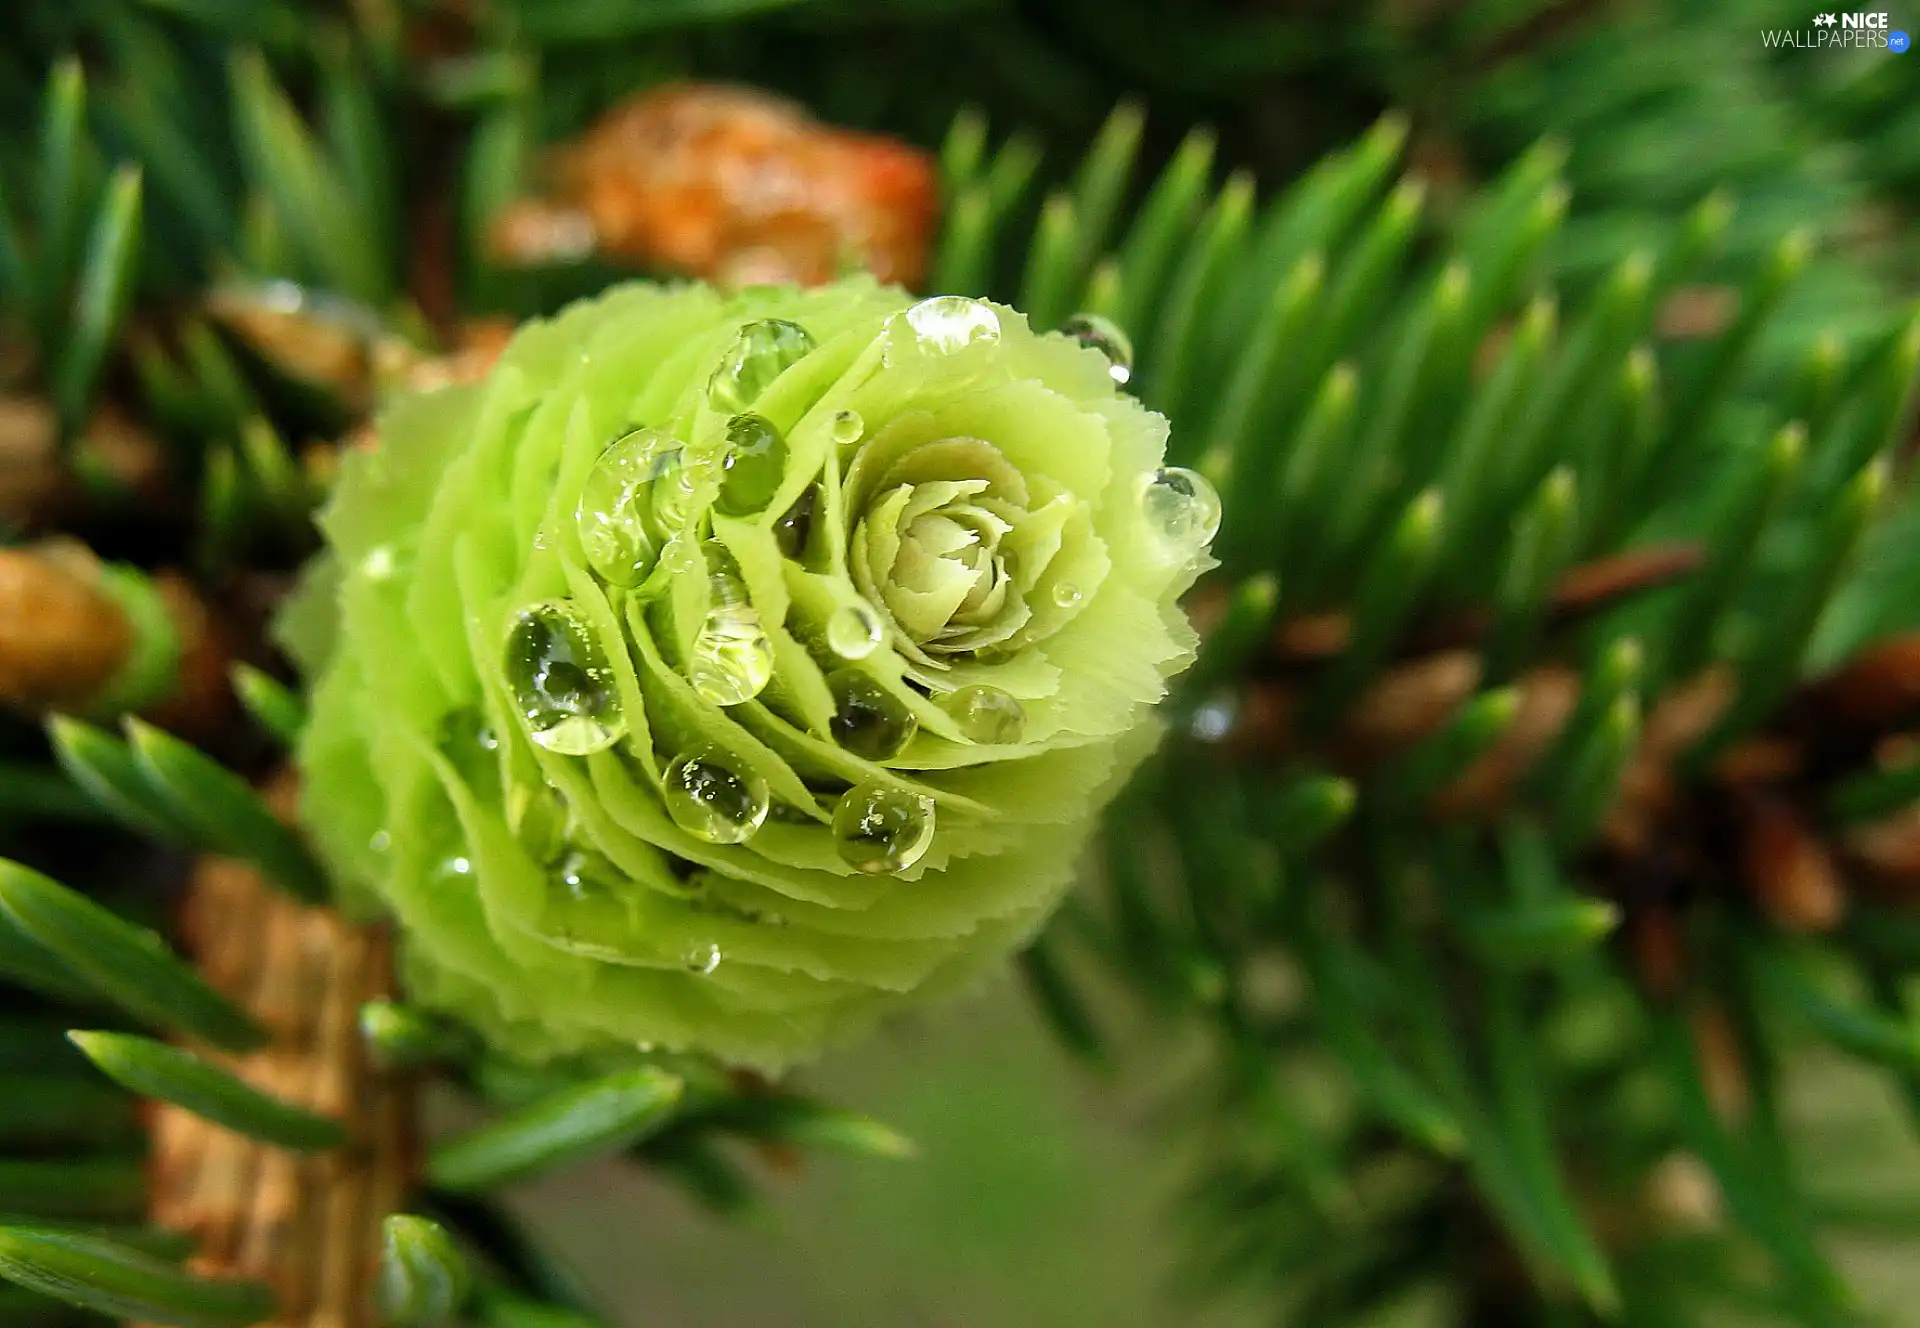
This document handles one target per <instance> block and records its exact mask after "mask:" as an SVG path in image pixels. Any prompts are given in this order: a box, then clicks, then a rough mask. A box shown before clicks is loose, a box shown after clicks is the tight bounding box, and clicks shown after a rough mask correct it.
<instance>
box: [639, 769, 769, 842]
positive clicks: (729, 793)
mask: <svg viewBox="0 0 1920 1328" xmlns="http://www.w3.org/2000/svg"><path fill="white" fill-rule="evenodd" d="M661 783H662V788H661V796H662V798H664V799H665V801H666V804H667V814H668V815H669V816H671V817H673V823H674V824H675V825H677V826H679V827H680V828H681V829H682V830H685V831H686V832H687V833H688V834H690V835H692V836H693V837H694V838H696V839H704V840H706V841H707V842H708V843H709V844H739V843H743V842H745V841H746V840H747V839H749V838H751V837H752V836H753V833H754V832H755V831H756V830H758V829H759V828H760V827H761V825H762V824H763V823H764V822H765V821H766V819H767V808H768V806H769V805H770V803H771V802H772V795H771V794H769V793H768V791H767V781H766V780H764V779H762V778H760V776H759V775H756V774H755V773H753V771H752V770H750V769H743V768H742V767H741V766H740V765H738V764H736V763H735V762H734V761H733V760H731V759H730V758H729V757H728V756H727V755H726V754H725V753H724V752H721V751H720V750H718V749H717V748H712V747H707V748H702V749H701V750H699V751H696V752H682V753H681V754H680V755H679V756H676V757H674V758H673V760H672V761H671V762H669V763H668V765H667V769H666V774H665V776H664V777H663V779H662V781H661Z"/></svg>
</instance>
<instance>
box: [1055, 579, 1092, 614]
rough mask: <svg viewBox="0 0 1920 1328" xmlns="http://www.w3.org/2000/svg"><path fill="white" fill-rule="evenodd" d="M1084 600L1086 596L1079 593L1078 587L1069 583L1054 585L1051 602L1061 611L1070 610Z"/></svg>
mask: <svg viewBox="0 0 1920 1328" xmlns="http://www.w3.org/2000/svg"><path fill="white" fill-rule="evenodd" d="M1085 598H1086V596H1085V595H1083V594H1082V593H1081V592H1080V587H1079V586H1077V585H1075V584H1074V583H1073V582H1071V581H1058V582H1055V583H1054V587H1053V602H1054V603H1055V604H1058V605H1059V606H1060V607H1061V608H1063V609H1070V608H1072V607H1073V606H1074V605H1076V604H1078V603H1079V602H1080V601H1081V600H1083V599H1085Z"/></svg>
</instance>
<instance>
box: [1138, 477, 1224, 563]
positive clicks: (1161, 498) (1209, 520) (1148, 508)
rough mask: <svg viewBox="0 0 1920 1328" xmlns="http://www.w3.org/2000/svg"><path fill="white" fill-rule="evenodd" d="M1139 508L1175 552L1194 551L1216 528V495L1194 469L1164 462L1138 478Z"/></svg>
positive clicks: (1197, 549)
mask: <svg viewBox="0 0 1920 1328" xmlns="http://www.w3.org/2000/svg"><path fill="white" fill-rule="evenodd" d="M1140 510H1141V512H1142V513H1143V514H1144V515H1145V516H1146V518H1147V525H1148V526H1150V527H1151V528H1152V529H1153V532H1154V534H1155V535H1157V536H1159V537H1160V539H1161V540H1162V541H1163V542H1164V543H1165V544H1166V545H1167V546H1168V548H1169V549H1171V550H1172V551H1174V552H1176V553H1182V554H1187V555H1191V554H1196V553H1198V552H1200V550H1201V549H1203V548H1205V547H1206V546H1207V545H1208V544H1210V543H1211V542H1212V541H1213V537H1214V535H1215V533H1216V532H1218V531H1219V529H1220V495H1219V494H1218V493H1216V492H1214V488H1213V485H1212V484H1210V483H1208V481H1207V478H1206V477H1205V476H1204V475H1201V474H1200V473H1199V472H1197V471H1192V470H1188V469H1187V468H1186V467H1185V466H1168V467H1166V468H1165V469H1163V470H1156V471H1153V472H1151V473H1150V474H1148V475H1145V476H1143V477H1142V478H1141V481H1140Z"/></svg>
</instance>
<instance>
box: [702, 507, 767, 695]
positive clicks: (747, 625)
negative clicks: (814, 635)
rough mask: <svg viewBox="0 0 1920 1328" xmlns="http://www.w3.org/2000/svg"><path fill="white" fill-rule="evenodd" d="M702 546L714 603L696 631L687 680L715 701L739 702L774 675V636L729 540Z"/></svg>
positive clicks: (754, 692) (709, 597)
mask: <svg viewBox="0 0 1920 1328" xmlns="http://www.w3.org/2000/svg"><path fill="white" fill-rule="evenodd" d="M701 550H702V552H703V553H705V554H706V560H707V589H708V600H709V607H708V609H707V616H706V620H705V621H704V622H702V623H701V624H700V632H699V634H698V635H697V636H695V637H694V641H693V659H692V661H691V663H690V665H689V667H688V670H687V681H689V682H691V683H692V684H693V690H694V691H696V692H698V693H700V695H701V696H702V697H703V698H705V699H706V700H708V701H710V702H712V703H713V704H714V705H717V706H730V705H739V704H740V703H741V702H742V701H751V700H752V699H753V698H754V697H756V696H758V695H760V690H761V689H762V688H763V687H765V686H766V685H767V682H768V680H769V679H771V678H772V677H773V642H772V641H771V640H769V639H768V637H767V631H766V628H764V627H762V626H761V625H760V615H759V613H758V612H756V611H755V609H754V607H753V604H752V602H751V601H750V600H749V599H748V598H747V586H746V582H744V581H742V580H741V579H740V569H739V566H738V565H737V564H736V563H735V562H734V560H733V555H732V554H730V553H728V552H727V547H726V545H724V544H722V543H721V542H720V541H719V540H708V541H706V543H705V544H703V545H702V546H701Z"/></svg>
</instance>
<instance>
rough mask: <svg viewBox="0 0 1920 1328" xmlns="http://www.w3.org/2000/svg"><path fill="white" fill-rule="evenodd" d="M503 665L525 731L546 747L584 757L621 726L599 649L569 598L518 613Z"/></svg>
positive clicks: (616, 698)
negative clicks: (524, 722) (523, 721)
mask: <svg viewBox="0 0 1920 1328" xmlns="http://www.w3.org/2000/svg"><path fill="white" fill-rule="evenodd" d="M504 666H505V671H506V677H507V687H508V689H509V690H510V691H511V692H512V694H513V700H514V704H515V706H517V707H518V708H519V711H520V714H521V717H522V718H523V719H525V720H526V724H527V734H528V736H529V737H531V738H532V739H533V740H534V741H535V742H536V743H538V744H540V745H541V746H542V747H545V748H546V749H547V750H548V751H550V752H559V753H561V754H562V755H564V756H586V755H588V754H590V753H592V752H597V751H601V750H603V749H604V748H607V747H610V746H612V745H613V744H614V742H616V741H617V740H618V739H619V738H620V737H621V735H622V734H624V733H625V732H626V731H627V721H626V717H625V716H624V715H622V714H621V713H620V699H619V696H618V695H617V694H616V692H615V690H614V682H613V669H612V666H611V665H610V664H609V663H608V661H607V655H606V652H605V651H604V650H603V649H601V646H600V642H599V639H598V638H597V637H596V636H595V634H594V630H593V626H592V624H591V623H589V622H588V621H587V619H586V615H585V614H583V613H581V612H580V610H579V609H578V608H577V607H575V606H574V605H573V604H572V603H571V602H570V601H568V600H560V599H553V600H543V601H541V602H540V603H538V604H531V605H528V606H527V607H526V608H524V609H522V610H520V612H519V614H518V615H516V616H515V618H514V620H513V625H512V627H511V628H509V629H508V632H507V645H506V651H505V659H504Z"/></svg>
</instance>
